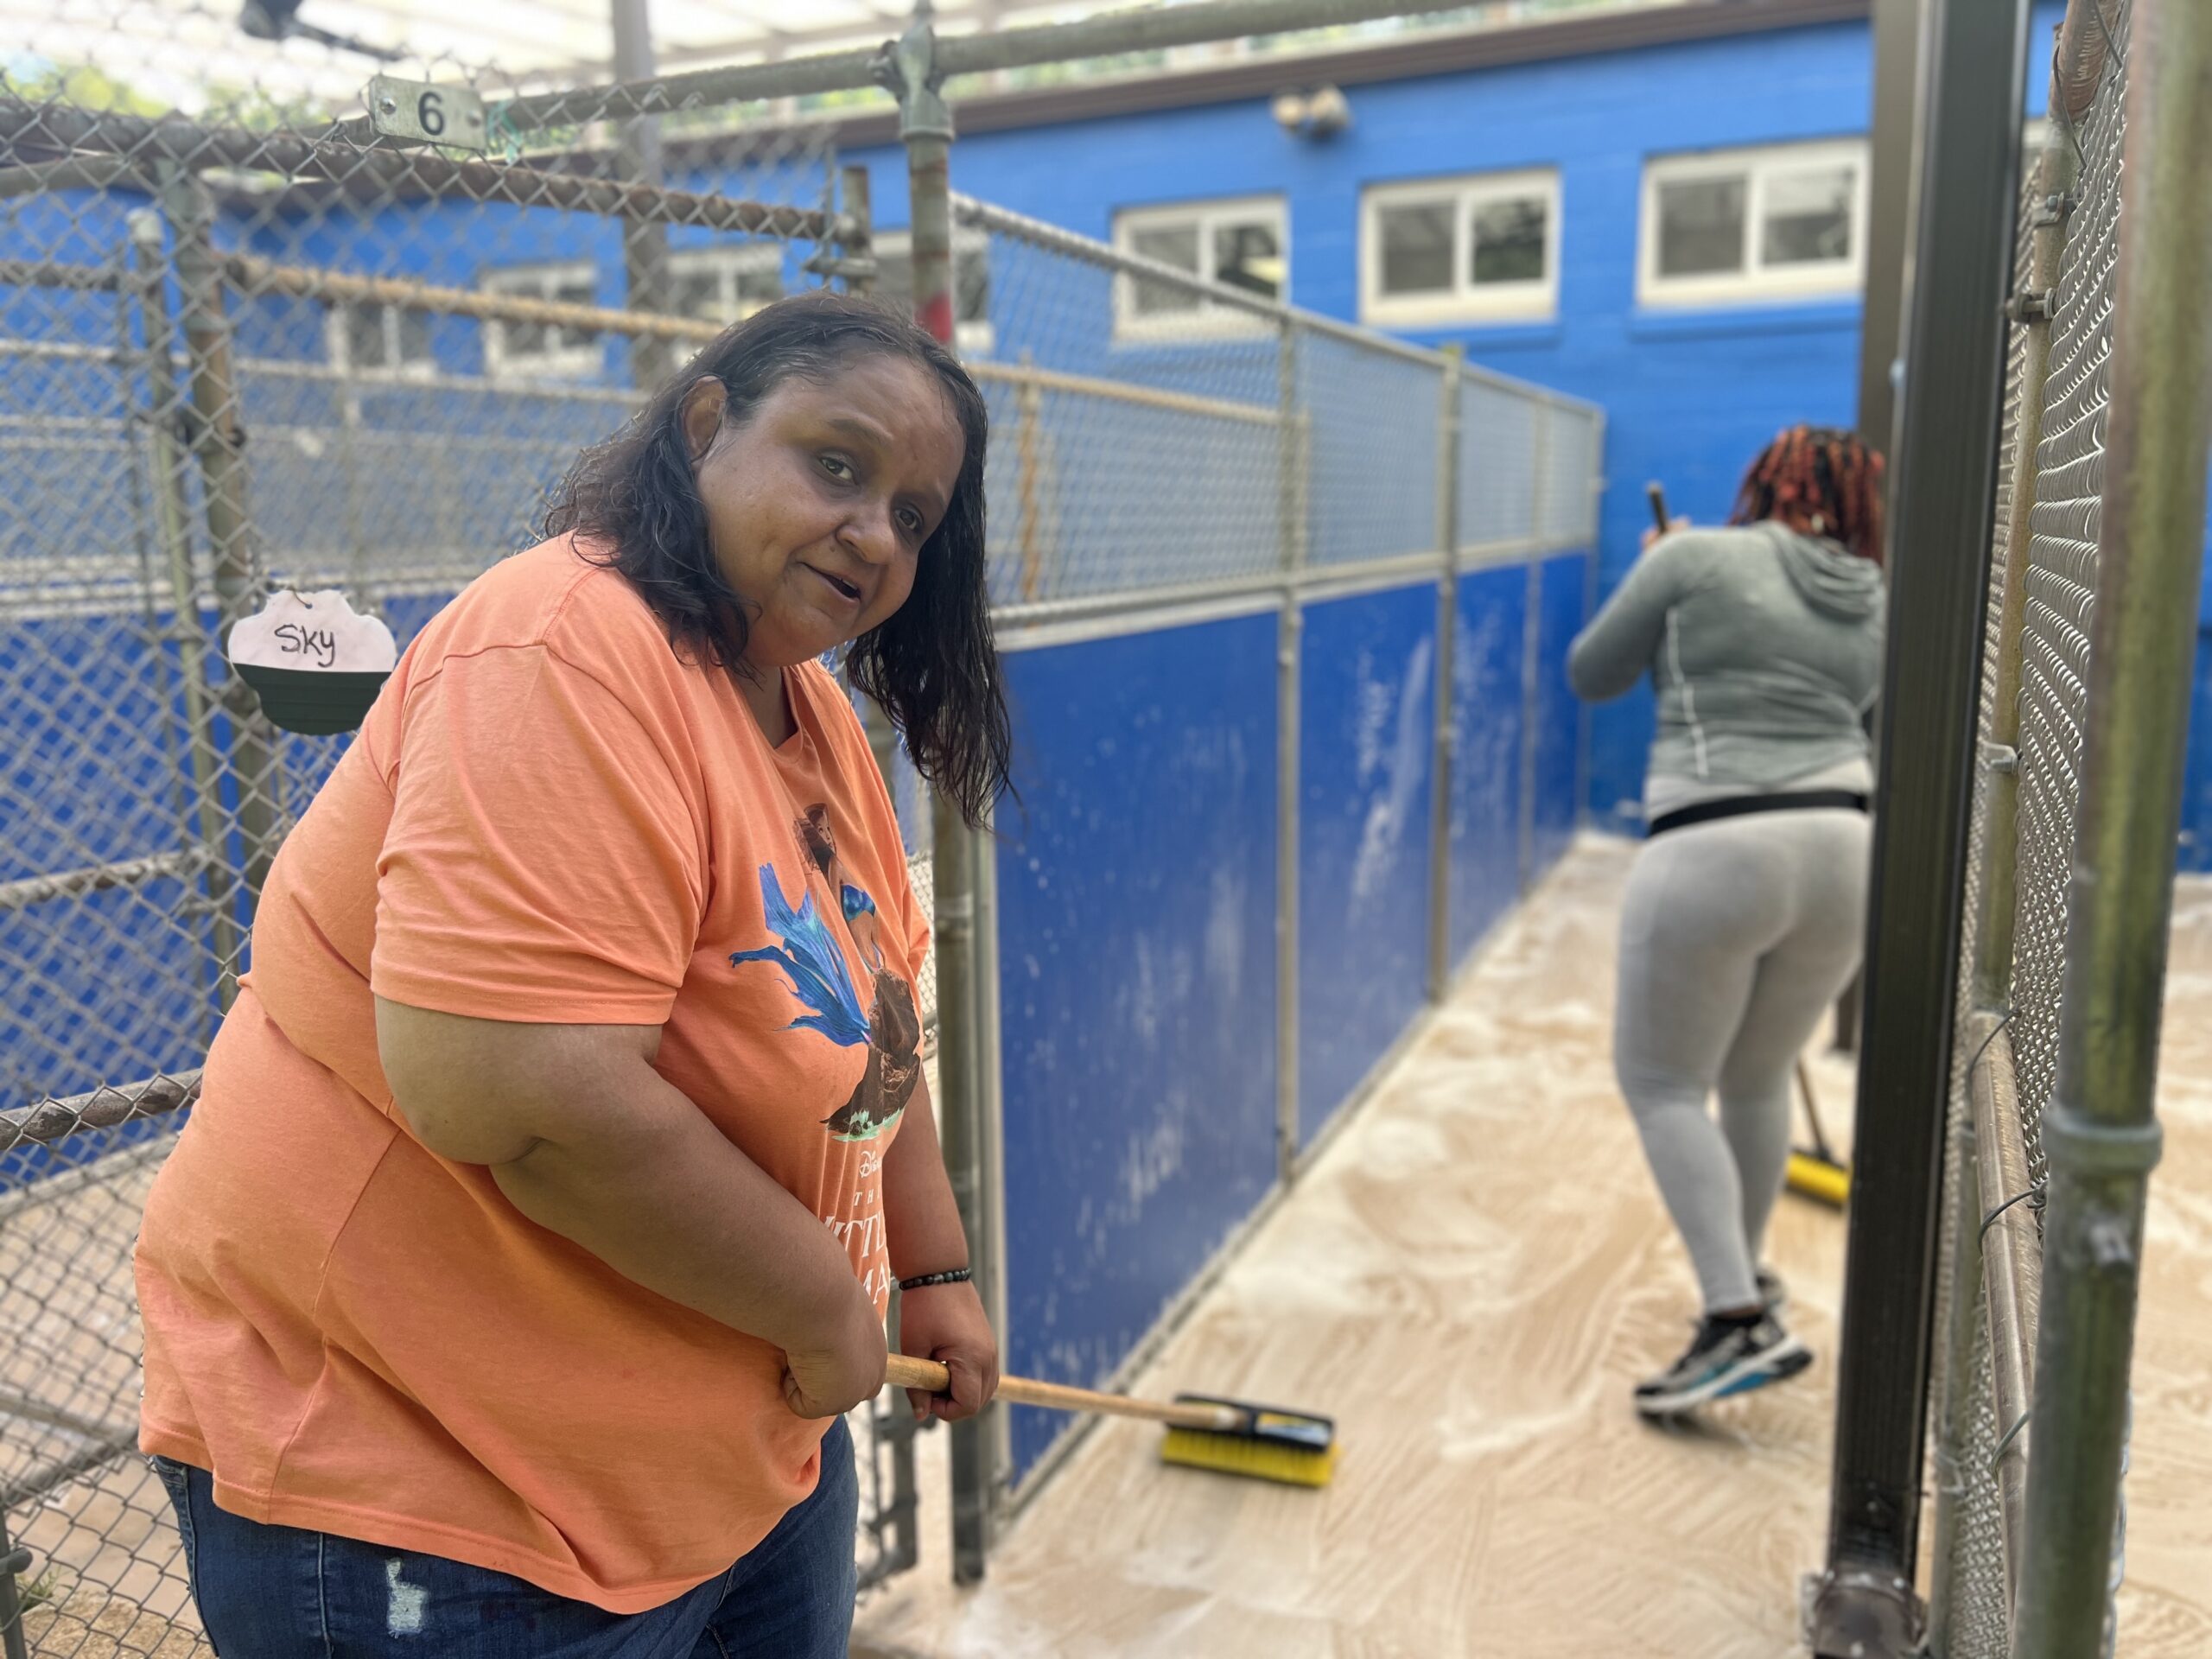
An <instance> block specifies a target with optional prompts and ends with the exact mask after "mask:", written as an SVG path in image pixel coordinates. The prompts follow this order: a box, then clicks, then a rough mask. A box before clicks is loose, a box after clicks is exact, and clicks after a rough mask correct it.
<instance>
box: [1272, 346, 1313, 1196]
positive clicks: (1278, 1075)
mask: <svg viewBox="0 0 2212 1659" xmlns="http://www.w3.org/2000/svg"><path fill="white" fill-rule="evenodd" d="M1277 328H1278V333H1277V334H1276V345H1275V350H1276V356H1275V406H1276V411H1277V417H1278V419H1279V421H1280V423H1281V424H1280V427H1279V434H1280V435H1279V439H1278V442H1277V445H1276V454H1277V455H1278V457H1279V460H1278V461H1277V467H1278V472H1279V476H1278V478H1277V480H1276V494H1275V507H1276V531H1277V536H1278V538H1279V540H1280V543H1281V547H1280V550H1279V551H1280V555H1281V562H1282V608H1281V611H1280V612H1279V613H1277V615H1278V620H1277V622H1276V625H1275V1168H1276V1172H1277V1173H1278V1175H1279V1176H1280V1178H1281V1179H1282V1180H1283V1181H1285V1182H1287V1181H1289V1180H1290V1179H1291V1177H1292V1175H1293V1174H1294V1173H1295V1172H1296V1170H1297V1167H1298V935H1299V920H1298V902H1299V901H1298V861H1299V822H1300V819H1299V800H1298V796H1299V777H1298V774H1299V748H1300V726H1299V719H1300V711H1299V692H1300V678H1301V670H1300V658H1301V654H1302V652H1301V647H1302V643H1303V639H1304V636H1305V632H1306V613H1305V610H1304V607H1302V606H1301V605H1300V602H1299V589H1298V574H1299V571H1300V569H1302V568H1303V567H1304V565H1305V563H1306V524H1305V517H1306V515H1305V505H1304V503H1305V497H1304V493H1303V489H1302V485H1303V475H1304V468H1305V460H1306V456H1305V444H1304V442H1302V434H1301V432H1300V418H1299V397H1298V327H1297V325H1296V324H1295V323H1294V322H1293V321H1291V319H1290V318H1289V317H1288V316H1285V317H1284V318H1282V320H1281V322H1280V323H1279V324H1278V325H1277Z"/></svg>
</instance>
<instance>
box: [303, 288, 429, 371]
mask: <svg viewBox="0 0 2212 1659" xmlns="http://www.w3.org/2000/svg"><path fill="white" fill-rule="evenodd" d="M323 327H324V329H325V331H326V338H327V351H328V353H329V357H330V365H331V366H332V367H333V368H335V369H342V370H344V371H345V372H346V373H348V374H359V375H389V376H392V377H395V378H414V377H416V376H423V375H429V374H435V373H436V372H437V367H438V359H437V353H435V351H433V350H432V349H431V346H430V314H429V312H427V311H415V310H409V309H406V308H402V307H400V306H397V305H334V306H332V307H331V308H330V310H329V313H328V315H327V316H326V317H325V318H324V321H323Z"/></svg>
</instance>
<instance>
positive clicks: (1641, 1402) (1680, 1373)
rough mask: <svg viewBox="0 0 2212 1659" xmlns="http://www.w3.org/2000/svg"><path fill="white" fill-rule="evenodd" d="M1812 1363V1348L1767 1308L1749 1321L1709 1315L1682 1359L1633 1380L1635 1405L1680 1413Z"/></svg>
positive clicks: (1653, 1413) (1651, 1411)
mask: <svg viewBox="0 0 2212 1659" xmlns="http://www.w3.org/2000/svg"><path fill="white" fill-rule="evenodd" d="M1811 1363H1813V1355H1812V1351H1811V1350H1810V1349H1808V1348H1807V1347H1806V1346H1805V1344H1803V1343H1802V1342H1800V1341H1798V1340H1797V1338H1795V1337H1793V1336H1791V1335H1790V1334H1789V1332H1787V1331H1785V1330H1783V1328H1782V1322H1781V1321H1780V1320H1779V1319H1776V1318H1775V1317H1774V1315H1773V1314H1771V1313H1762V1314H1760V1315H1759V1316H1758V1318H1757V1319H1753V1320H1751V1321H1750V1322H1749V1323H1748V1324H1747V1323H1745V1322H1744V1321H1741V1320H1737V1319H1705V1320H1703V1321H1701V1322H1700V1324H1699V1325H1698V1328H1697V1336H1696V1338H1694V1340H1693V1341H1692V1342H1691V1344H1690V1345H1689V1347H1688V1350H1687V1351H1685V1352H1684V1353H1683V1355H1682V1357H1681V1358H1680V1359H1678V1360H1676V1361H1675V1363H1673V1364H1672V1365H1670V1366H1669V1367H1668V1368H1667V1370H1664V1371H1663V1372H1662V1373H1661V1374H1660V1375H1659V1376H1655V1377H1653V1378H1652V1379H1651V1380H1650V1381H1649V1382H1648V1383H1638V1384H1637V1389H1636V1408H1637V1410H1638V1411H1639V1412H1641V1413H1643V1415H1645V1416H1646V1417H1679V1416H1681V1414H1683V1413H1684V1412H1687V1411H1693V1410H1694V1409H1696V1408H1698V1407H1700V1406H1702V1405H1707V1404H1709V1403H1710V1402H1713V1401H1715V1400H1725V1399H1726V1398H1727V1397H1728V1396H1729V1395H1732V1394H1747V1393H1749V1392H1750V1391H1751V1389H1763V1388H1764V1387H1765V1386H1766V1385H1767V1384H1768V1383H1779V1382H1781V1381H1782V1380H1783V1378H1784V1377H1790V1376H1796V1375H1797V1373H1798V1372H1800V1371H1802V1370H1804V1369H1805V1368H1806V1367H1807V1366H1808V1365H1810V1364H1811Z"/></svg>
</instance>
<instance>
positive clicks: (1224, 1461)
mask: <svg viewBox="0 0 2212 1659" xmlns="http://www.w3.org/2000/svg"><path fill="white" fill-rule="evenodd" d="M1175 1398H1176V1400H1177V1402H1179V1403H1189V1404H1192V1405H1202V1406H1225V1407H1227V1408H1229V1409H1230V1411H1233V1412H1235V1413H1236V1414H1237V1418H1238V1422H1237V1426H1236V1427H1234V1428H1223V1429H1211V1428H1171V1429H1169V1430H1168V1431H1167V1436H1166V1439H1165V1440H1162V1441H1161V1442H1160V1461H1161V1462H1163V1463H1173V1464H1179V1465H1182V1466H1184V1467H1185V1468H1188V1469H1211V1470H1212V1471H1214V1472H1215V1473H1217V1474H1223V1475H1245V1476H1249V1478H1252V1479H1254V1480H1272V1481H1274V1482H1276V1483H1278V1484H1281V1485H1286V1486H1325V1485H1327V1484H1329V1477H1330V1476H1331V1475H1332V1474H1334V1473H1335V1472H1336V1466H1337V1426H1336V1424H1335V1423H1334V1422H1333V1421H1331V1420H1330V1419H1328V1418H1326V1417H1317V1416H1315V1415H1313V1414H1312V1413H1310V1412H1303V1411H1285V1410H1282V1409H1281V1408H1278V1407H1274V1406H1252V1405H1246V1404H1244V1403H1243V1402H1241V1401H1236V1400H1217V1399H1213V1398H1211V1397H1210V1396H1208V1395H1197V1394H1179V1395H1176V1396H1175Z"/></svg>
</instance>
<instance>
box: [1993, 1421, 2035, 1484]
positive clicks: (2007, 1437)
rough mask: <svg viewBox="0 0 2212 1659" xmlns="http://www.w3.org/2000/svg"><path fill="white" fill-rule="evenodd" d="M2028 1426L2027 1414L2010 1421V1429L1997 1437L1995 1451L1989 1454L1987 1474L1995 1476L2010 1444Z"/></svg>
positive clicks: (2010, 1448)
mask: <svg viewBox="0 0 2212 1659" xmlns="http://www.w3.org/2000/svg"><path fill="white" fill-rule="evenodd" d="M2027 1426H2028V1414H2027V1413H2026V1412H2022V1413H2021V1414H2019V1415H2018V1417H2015V1418H2014V1419H2013V1420H2012V1427H2010V1428H2008V1429H2006V1430H2005V1433H2003V1434H2002V1435H2001V1436H2000V1437H1999V1440H1998V1442H1997V1446H1996V1449H1995V1450H1993V1452H1990V1454H1989V1472H1990V1473H1991V1474H1995V1473H1996V1472H1997V1465H1999V1464H2000V1463H2002V1462H2004V1461H2005V1453H2006V1452H2009V1451H2011V1450H2012V1442H2013V1441H2014V1440H2018V1439H2019V1438H2020V1431H2021V1430H2022V1429H2024V1428H2025V1427H2027Z"/></svg>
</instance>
